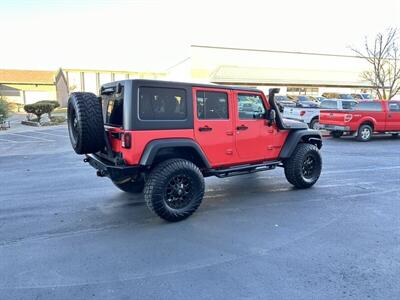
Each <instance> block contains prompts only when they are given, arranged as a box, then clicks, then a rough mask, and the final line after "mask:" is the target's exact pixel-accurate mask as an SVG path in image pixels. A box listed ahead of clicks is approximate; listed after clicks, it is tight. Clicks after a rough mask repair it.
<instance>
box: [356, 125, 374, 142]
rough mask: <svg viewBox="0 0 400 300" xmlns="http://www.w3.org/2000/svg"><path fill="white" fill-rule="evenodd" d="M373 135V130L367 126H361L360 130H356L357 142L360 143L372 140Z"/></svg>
mask: <svg viewBox="0 0 400 300" xmlns="http://www.w3.org/2000/svg"><path fill="white" fill-rule="evenodd" d="M367 131H369V134H366V132H367ZM373 133H374V130H373V129H372V127H371V126H370V125H368V124H364V125H361V126H360V128H358V130H357V137H356V139H357V141H360V142H368V141H369V140H371V138H372V134H373Z"/></svg>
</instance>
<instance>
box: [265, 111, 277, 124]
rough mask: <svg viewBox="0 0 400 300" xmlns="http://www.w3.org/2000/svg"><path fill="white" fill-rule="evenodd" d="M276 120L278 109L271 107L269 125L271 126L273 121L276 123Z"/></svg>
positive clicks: (268, 117) (268, 118)
mask: <svg viewBox="0 0 400 300" xmlns="http://www.w3.org/2000/svg"><path fill="white" fill-rule="evenodd" d="M275 120H276V111H275V109H271V110H270V111H269V113H268V116H267V121H268V126H271V125H272V124H273V123H275Z"/></svg>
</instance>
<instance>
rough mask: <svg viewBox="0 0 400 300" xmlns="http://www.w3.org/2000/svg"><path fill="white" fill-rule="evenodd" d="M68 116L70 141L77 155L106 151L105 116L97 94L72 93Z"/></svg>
mask: <svg viewBox="0 0 400 300" xmlns="http://www.w3.org/2000/svg"><path fill="white" fill-rule="evenodd" d="M67 115H68V132H69V139H70V141H71V144H72V148H74V150H75V152H76V153H78V154H87V153H95V152H98V151H100V150H102V149H104V147H105V140H104V124H103V114H102V108H101V103H100V101H99V98H97V97H96V95H95V94H92V93H83V92H77V93H72V94H71V96H70V98H69V100H68V112H67Z"/></svg>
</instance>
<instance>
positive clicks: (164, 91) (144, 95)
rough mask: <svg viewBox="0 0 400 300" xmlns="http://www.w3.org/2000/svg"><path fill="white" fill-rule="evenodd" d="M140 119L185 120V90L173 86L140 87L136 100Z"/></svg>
mask: <svg viewBox="0 0 400 300" xmlns="http://www.w3.org/2000/svg"><path fill="white" fill-rule="evenodd" d="M138 111H139V119H141V120H152V121H155V120H185V119H186V118H187V97H186V91H185V90H183V89H174V88H158V87H157V88H155V87H141V88H140V89H139V101H138Z"/></svg>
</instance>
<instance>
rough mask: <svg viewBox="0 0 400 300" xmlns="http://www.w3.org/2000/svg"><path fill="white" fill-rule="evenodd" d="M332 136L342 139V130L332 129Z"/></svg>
mask: <svg viewBox="0 0 400 300" xmlns="http://www.w3.org/2000/svg"><path fill="white" fill-rule="evenodd" d="M331 136H332V137H333V138H335V139H340V138H341V137H342V136H343V132H342V131H332V132H331Z"/></svg>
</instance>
